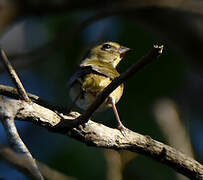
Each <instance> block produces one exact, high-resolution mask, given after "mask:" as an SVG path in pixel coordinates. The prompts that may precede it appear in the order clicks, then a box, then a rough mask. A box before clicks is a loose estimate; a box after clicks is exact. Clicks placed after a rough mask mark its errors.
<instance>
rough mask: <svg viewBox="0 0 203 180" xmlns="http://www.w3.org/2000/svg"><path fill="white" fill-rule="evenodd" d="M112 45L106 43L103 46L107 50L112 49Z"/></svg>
mask: <svg viewBox="0 0 203 180" xmlns="http://www.w3.org/2000/svg"><path fill="white" fill-rule="evenodd" d="M111 47H112V46H111V45H110V44H104V45H103V46H102V49H103V50H106V49H110V48H111Z"/></svg>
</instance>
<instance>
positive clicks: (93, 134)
mask: <svg viewBox="0 0 203 180" xmlns="http://www.w3.org/2000/svg"><path fill="white" fill-rule="evenodd" d="M8 105H11V106H12V107H13V108H15V109H17V114H16V117H15V118H16V119H19V120H23V121H30V122H33V123H35V124H37V125H39V126H41V127H45V128H47V129H49V130H50V131H54V132H57V133H61V134H64V135H66V136H69V137H72V138H74V139H77V140H79V141H81V142H83V143H85V144H87V145H89V146H94V147H102V148H108V149H114V150H128V151H131V152H136V153H140V154H143V155H146V156H149V157H151V158H153V159H155V160H157V161H159V162H161V163H163V164H166V165H167V166H169V167H171V168H173V169H174V170H176V171H178V172H180V173H182V174H183V175H185V176H187V177H188V178H191V179H198V180H200V179H201V180H202V179H203V166H202V165H201V164H200V163H198V162H197V161H195V160H194V159H192V158H190V157H188V156H186V155H184V154H183V153H181V152H179V151H177V150H176V149H174V148H172V147H170V146H168V145H165V144H163V143H161V142H158V141H155V140H153V139H152V138H150V137H149V136H143V135H141V134H138V133H135V132H133V131H130V130H128V131H126V132H125V137H124V136H123V135H122V134H121V132H120V131H119V130H117V129H112V128H109V127H106V126H104V125H102V124H99V123H95V122H93V121H91V120H90V121H88V122H87V123H86V124H85V125H83V126H82V125H80V126H79V127H77V128H73V129H71V130H70V129H69V128H66V127H64V129H62V130H60V129H56V128H55V126H56V125H57V124H58V123H60V121H62V120H63V119H61V117H60V116H58V114H56V113H55V112H53V111H51V110H49V109H46V108H44V107H42V106H40V105H38V104H36V103H27V102H22V101H20V100H14V99H7V98H3V99H2V100H1V101H0V108H6V107H7V106H8ZM79 116H80V114H79V113H77V112H72V113H71V114H70V115H68V116H64V118H66V121H74V120H75V119H77V118H78V117H79Z"/></svg>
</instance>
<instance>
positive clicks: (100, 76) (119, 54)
mask: <svg viewBox="0 0 203 180" xmlns="http://www.w3.org/2000/svg"><path fill="white" fill-rule="evenodd" d="M129 50H130V49H129V48H127V47H124V46H121V45H120V44H118V43H116V42H105V43H101V44H99V45H96V46H94V47H93V48H92V49H91V50H90V51H89V53H88V55H87V56H86V58H85V59H84V60H83V61H82V62H81V64H80V67H79V69H78V71H76V72H75V73H74V74H73V76H72V77H71V78H70V80H69V86H70V97H71V98H72V100H73V102H74V103H75V104H76V105H77V106H78V107H80V108H81V109H84V110H86V109H87V107H88V106H89V105H90V104H91V103H92V102H93V101H94V100H95V98H96V96H97V95H98V94H99V93H100V92H102V91H103V89H104V88H105V87H107V86H108V85H109V84H110V83H111V81H112V80H113V79H114V78H116V77H118V76H119V75H120V74H119V73H118V71H117V70H116V66H117V65H118V64H119V62H120V61H121V59H122V58H123V56H124V54H125V53H126V52H127V51H129ZM123 87H124V86H123V84H122V85H120V86H119V87H117V88H116V89H115V90H114V91H113V92H112V93H111V94H110V95H109V97H108V98H107V99H106V101H105V102H104V103H103V104H102V105H101V106H100V108H99V109H98V110H103V109H105V108H107V107H113V105H112V103H113V104H114V105H115V104H116V103H117V102H118V101H119V99H120V98H121V96H122V94H123ZM113 109H114V108H113Z"/></svg>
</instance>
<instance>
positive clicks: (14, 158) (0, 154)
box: [0, 145, 76, 180]
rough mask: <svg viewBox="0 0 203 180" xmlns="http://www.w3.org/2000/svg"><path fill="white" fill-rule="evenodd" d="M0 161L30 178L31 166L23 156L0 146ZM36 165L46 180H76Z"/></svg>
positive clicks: (41, 165) (42, 165)
mask: <svg viewBox="0 0 203 180" xmlns="http://www.w3.org/2000/svg"><path fill="white" fill-rule="evenodd" d="M0 159H2V160H4V161H5V162H7V163H9V164H10V165H12V166H14V167H15V168H16V169H18V170H19V171H20V172H22V173H23V174H24V175H26V176H27V177H28V178H32V176H33V174H31V172H32V171H31V169H32V166H31V165H30V163H29V161H28V159H27V158H25V156H22V155H21V154H18V153H15V152H14V151H12V150H11V149H10V148H7V147H4V146H3V145H0ZM36 163H37V165H38V167H39V169H40V172H41V173H42V175H43V177H44V178H45V179H46V180H56V179H59V180H76V179H75V178H72V177H68V176H66V175H64V174H62V173H60V172H58V171H56V170H54V169H51V168H49V167H48V166H47V165H45V164H43V163H41V162H37V161H36Z"/></svg>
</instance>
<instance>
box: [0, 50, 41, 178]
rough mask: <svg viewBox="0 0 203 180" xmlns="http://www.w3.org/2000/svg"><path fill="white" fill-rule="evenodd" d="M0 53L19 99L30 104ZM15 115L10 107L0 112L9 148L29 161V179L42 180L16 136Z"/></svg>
mask: <svg viewBox="0 0 203 180" xmlns="http://www.w3.org/2000/svg"><path fill="white" fill-rule="evenodd" d="M0 53H1V56H0V57H1V59H2V61H3V63H4V66H5V67H6V69H7V71H8V73H9V75H10V77H11V80H12V81H13V83H14V85H15V86H16V88H17V90H18V93H19V96H20V97H21V99H22V100H24V101H26V102H28V103H31V100H30V98H29V97H28V95H27V93H26V91H25V89H24V87H23V85H22V83H21V81H20V79H19V77H18V75H17V73H16V72H15V70H14V68H13V67H12V65H11V63H10V62H9V60H8V58H7V56H6V54H5V52H4V51H3V49H0ZM1 100H2V101H3V98H2V97H1ZM15 115H16V109H12V108H10V106H7V107H6V108H5V106H4V107H3V108H2V109H1V112H0V117H1V121H2V124H3V126H4V129H5V132H6V134H7V137H8V140H9V143H10V144H11V146H12V147H13V149H14V150H15V151H17V152H19V153H22V155H24V156H25V157H26V158H27V160H29V163H30V165H31V167H32V169H30V170H31V173H32V177H31V179H33V180H43V179H44V178H43V177H42V175H41V173H40V171H39V169H38V167H37V164H36V162H35V160H34V158H33V157H32V155H31V153H30V152H29V150H28V148H27V147H26V145H25V144H24V143H23V141H22V139H21V138H20V136H19V134H18V131H17V128H16V126H15V123H14V118H15Z"/></svg>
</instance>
